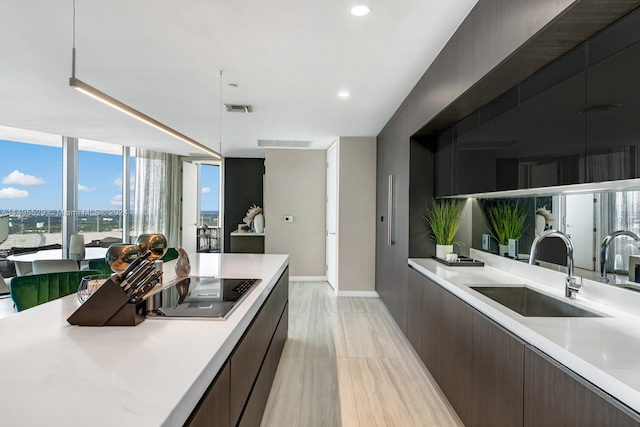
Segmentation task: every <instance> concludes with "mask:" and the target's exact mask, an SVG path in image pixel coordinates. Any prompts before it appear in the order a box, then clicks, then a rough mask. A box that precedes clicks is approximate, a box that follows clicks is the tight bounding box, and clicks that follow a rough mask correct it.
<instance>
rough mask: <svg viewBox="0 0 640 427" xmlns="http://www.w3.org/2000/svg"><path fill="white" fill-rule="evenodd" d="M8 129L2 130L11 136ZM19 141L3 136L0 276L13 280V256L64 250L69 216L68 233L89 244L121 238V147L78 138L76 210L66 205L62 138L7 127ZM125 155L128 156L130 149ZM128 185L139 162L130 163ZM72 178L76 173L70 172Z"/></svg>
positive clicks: (0, 175) (0, 180) (72, 183)
mask: <svg viewBox="0 0 640 427" xmlns="http://www.w3.org/2000/svg"><path fill="white" fill-rule="evenodd" d="M7 129H9V128H2V132H3V133H4V132H7ZM8 131H9V132H12V133H16V134H20V135H19V136H23V138H16V140H20V141H19V142H17V141H16V140H9V138H7V139H1V138H2V136H0V153H2V160H1V161H0V274H2V275H3V276H5V277H7V276H8V277H11V276H12V275H15V274H16V272H15V271H13V269H12V265H11V263H9V262H7V260H6V257H7V256H8V255H9V254H11V253H19V252H25V251H33V250H37V249H38V248H42V247H62V246H64V241H65V240H66V241H68V239H69V236H63V230H64V227H63V218H71V219H72V221H73V227H72V229H71V231H70V232H79V233H81V234H83V236H84V237H85V243H91V242H92V241H96V242H97V241H102V240H104V239H107V240H109V239H110V240H111V241H116V240H120V239H122V235H123V227H126V226H127V224H126V223H124V220H126V216H123V199H122V198H123V193H124V192H123V182H124V181H126V180H125V179H123V177H124V176H125V175H124V174H123V158H122V153H123V147H122V146H119V145H114V144H107V143H100V142H95V141H86V140H80V141H79V144H78V153H77V154H78V155H77V159H78V173H77V178H76V177H69V180H70V181H73V182H69V186H70V187H71V188H74V189H75V190H76V191H77V200H78V205H77V209H69V208H66V209H65V208H64V207H63V198H64V197H63V196H64V195H63V188H64V187H63V180H64V179H65V176H68V174H67V173H66V172H65V171H64V170H63V167H64V166H63V165H64V161H63V156H64V155H63V141H62V140H63V138H62V137H60V136H57V135H49V134H42V133H39V132H30V131H24V132H23V131H20V130H17V129H16V130H13V129H9V130H8ZM126 152H129V150H128V149H127V150H126ZM127 173H128V174H129V186H132V185H133V182H132V179H131V178H130V177H131V176H132V175H135V161H131V162H130V170H129V171H128V172H127ZM71 175H73V174H71Z"/></svg>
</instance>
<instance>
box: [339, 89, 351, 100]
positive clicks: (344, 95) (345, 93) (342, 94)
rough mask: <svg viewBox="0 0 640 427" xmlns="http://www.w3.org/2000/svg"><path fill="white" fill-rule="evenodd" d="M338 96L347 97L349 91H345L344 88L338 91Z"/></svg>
mask: <svg viewBox="0 0 640 427" xmlns="http://www.w3.org/2000/svg"><path fill="white" fill-rule="evenodd" d="M338 96H339V97H340V98H348V97H349V92H347V91H346V90H343V91H341V92H338Z"/></svg>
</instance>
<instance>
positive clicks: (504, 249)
mask: <svg viewBox="0 0 640 427" xmlns="http://www.w3.org/2000/svg"><path fill="white" fill-rule="evenodd" d="M498 254H499V255H500V256H507V255H509V245H500V244H499V245H498Z"/></svg>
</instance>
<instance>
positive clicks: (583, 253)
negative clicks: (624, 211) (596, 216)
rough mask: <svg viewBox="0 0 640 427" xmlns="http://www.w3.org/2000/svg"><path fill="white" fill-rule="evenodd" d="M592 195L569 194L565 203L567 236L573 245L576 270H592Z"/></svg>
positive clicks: (593, 251)
mask: <svg viewBox="0 0 640 427" xmlns="http://www.w3.org/2000/svg"><path fill="white" fill-rule="evenodd" d="M593 211H594V207H593V194H570V195H567V196H566V201H565V224H566V230H567V231H566V232H567V235H569V237H570V238H571V243H573V262H574V265H575V266H576V267H578V268H585V269H587V270H594V269H595V265H594V255H595V250H594V234H593V228H594V220H593Z"/></svg>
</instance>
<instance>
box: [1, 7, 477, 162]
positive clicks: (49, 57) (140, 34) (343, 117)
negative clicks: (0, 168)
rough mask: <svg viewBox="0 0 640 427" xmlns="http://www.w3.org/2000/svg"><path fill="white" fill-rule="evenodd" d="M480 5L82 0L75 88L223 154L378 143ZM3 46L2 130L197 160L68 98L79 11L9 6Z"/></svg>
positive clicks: (87, 102) (159, 137)
mask: <svg viewBox="0 0 640 427" xmlns="http://www.w3.org/2000/svg"><path fill="white" fill-rule="evenodd" d="M476 1H477V0H450V1H442V0H394V1H389V0H367V1H365V0H363V1H362V2H358V1H357V0H356V1H344V0H322V1H310V0H261V1H260V0H109V1H104V0H76V7H75V8H76V19H75V22H76V32H75V34H76V37H75V46H76V51H77V59H76V77H77V78H79V79H80V80H83V81H84V82H86V83H88V84H90V85H92V86H94V87H96V88H97V89H99V90H101V91H103V92H105V93H107V94H109V95H110V96H112V97H114V98H116V99H118V100H120V101H122V102H124V103H126V104H128V105H129V106H131V107H133V108H135V109H137V110H139V111H142V112H143V113H145V114H147V115H148V116H151V117H153V118H154V119H156V120H158V121H161V122H163V123H164V124H166V125H167V126H170V127H172V128H174V129H175V130H177V131H179V132H181V133H183V134H185V135H187V136H189V137H190V138H193V139H195V140H197V141H199V142H201V143H202V144H205V145H207V146H209V147H211V148H213V149H215V150H219V148H220V135H222V152H223V154H224V155H225V156H229V157H256V156H263V155H264V151H263V149H262V148H258V147H257V139H271V140H302V141H312V143H311V148H326V147H327V146H328V145H329V144H330V143H331V142H332V141H333V140H334V139H335V138H336V137H338V136H375V135H377V134H378V133H379V132H380V130H381V129H382V127H383V126H384V125H385V124H386V122H387V121H388V120H389V118H390V117H391V116H392V114H393V113H394V112H395V110H396V109H397V108H398V107H399V106H400V104H401V102H402V101H403V100H404V99H405V97H406V96H407V95H408V93H409V91H410V90H411V89H412V88H413V87H414V86H415V84H416V83H417V81H418V80H419V78H420V77H421V76H422V74H423V73H424V72H425V70H426V69H427V68H428V66H429V64H430V63H431V61H433V59H434V58H435V57H436V56H437V54H438V52H439V51H440V50H441V49H442V47H443V46H444V44H445V43H446V42H447V40H448V39H449V38H450V37H451V35H452V34H453V32H454V31H455V29H456V28H457V27H458V26H459V24H460V23H461V22H462V20H463V19H464V18H465V17H466V15H467V14H468V13H469V11H470V10H471V8H472V7H473V6H474V5H475V3H476ZM358 3H362V4H367V5H369V6H370V7H371V13H370V14H369V15H368V16H366V17H362V18H357V17H354V16H352V15H351V14H350V13H349V10H350V9H351V7H352V6H353V5H354V4H358ZM0 39H1V40H2V42H0V64H2V66H0V125H3V126H9V127H15V128H20V129H29V130H37V131H43V132H49V133H54V134H58V135H67V136H74V137H78V138H83V139H91V140H96V141H104V142H112V143H117V144H126V145H131V146H139V147H146V148H154V149H157V150H160V151H167V152H171V153H176V154H183V155H186V154H189V153H193V154H197V155H200V153H198V152H197V150H196V149H194V148H191V147H190V146H187V145H185V144H184V143H182V142H180V141H177V140H174V139H172V138H170V137H168V136H165V135H164V134H163V133H161V132H159V131H157V130H155V129H153V128H151V127H148V126H146V125H144V124H142V123H139V122H138V121H136V120H133V119H132V118H130V117H128V116H126V115H123V114H122V113H119V112H117V111H115V110H112V109H110V108H108V107H106V106H104V105H102V104H100V103H98V102H96V101H95V100H93V99H91V98H89V97H87V96H85V95H83V94H81V93H79V92H77V91H74V90H73V89H71V88H70V87H69V83H68V81H69V77H70V76H71V50H72V49H71V48H72V45H73V3H72V0H56V1H51V0H29V1H25V0H2V4H1V5H0ZM220 70H223V72H222V79H221V77H220ZM221 83H222V85H221ZM230 83H234V84H237V85H238V87H237V88H233V87H230V86H228V84H230ZM221 86H222V96H221V95H220V87H221ZM341 90H348V91H349V92H350V93H351V96H350V97H349V98H348V99H341V98H339V97H338V96H337V93H338V92H339V91H341ZM220 100H221V101H222V103H237V104H250V105H252V108H253V112H252V113H250V114H241V113H228V112H226V111H224V109H223V110H222V114H220ZM0 137H2V135H0Z"/></svg>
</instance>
